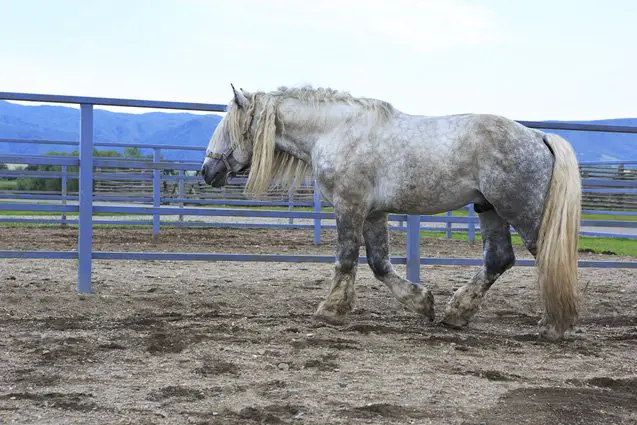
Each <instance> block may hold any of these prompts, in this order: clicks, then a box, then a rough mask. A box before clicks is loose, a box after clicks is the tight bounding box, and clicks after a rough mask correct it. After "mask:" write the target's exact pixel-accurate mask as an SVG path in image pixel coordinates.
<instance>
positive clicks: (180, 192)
mask: <svg viewBox="0 0 637 425" xmlns="http://www.w3.org/2000/svg"><path fill="white" fill-rule="evenodd" d="M178 174H179V180H178V181H177V192H178V193H177V197H178V198H179V199H184V192H185V190H184V170H179V171H178ZM183 207H184V203H183V201H179V208H183ZM179 221H184V215H183V214H179Z"/></svg>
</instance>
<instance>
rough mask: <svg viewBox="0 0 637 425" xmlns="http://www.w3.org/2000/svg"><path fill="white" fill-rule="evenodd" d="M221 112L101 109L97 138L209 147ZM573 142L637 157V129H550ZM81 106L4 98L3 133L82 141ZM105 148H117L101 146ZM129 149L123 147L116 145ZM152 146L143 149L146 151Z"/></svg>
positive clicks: (15, 150) (585, 149) (189, 154)
mask: <svg viewBox="0 0 637 425" xmlns="http://www.w3.org/2000/svg"><path fill="white" fill-rule="evenodd" d="M221 118H222V117H221V115H218V114H206V115H200V114H192V113H167V112H149V113H144V114H131V113H123V112H111V111H105V110H101V109H95V115H94V128H95V130H94V135H95V141H96V142H119V143H140V144H156V145H183V146H200V147H205V146H207V144H208V141H209V139H210V136H211V135H212V132H213V131H214V129H215V127H216V126H217V124H219V121H221ZM569 122H577V123H591V124H605V125H621V126H634V127H636V128H637V118H618V119H606V120H596V121H569ZM549 131H551V132H555V133H558V134H560V135H562V136H563V137H565V138H566V139H567V140H568V141H569V142H571V143H572V144H573V147H574V148H575V150H576V152H577V156H578V159H579V160H580V161H607V160H637V134H620V133H599V132H585V131H565V130H549ZM78 137H79V110H78V109H76V108H71V107H66V106H57V105H55V106H48V105H43V106H41V105H37V106H35V105H22V104H16V103H11V102H5V101H0V138H7V139H29V140H32V139H33V140H65V141H73V140H78ZM73 149H75V148H73V147H70V146H60V145H37V144H23V143H7V142H2V141H0V153H9V154H26V153H29V154H45V153H47V152H50V151H56V152H69V151H71V150H73ZM98 149H100V150H102V149H103V150H112V149H114V148H110V147H101V148H98ZM116 150H117V151H119V152H123V148H122V149H119V148H118V149H116ZM149 153H150V150H147V149H142V154H143V155H148V154H149ZM162 156H163V157H164V158H166V159H173V160H190V161H200V160H201V159H202V152H200V151H181V150H163V151H162Z"/></svg>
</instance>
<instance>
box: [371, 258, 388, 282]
mask: <svg viewBox="0 0 637 425" xmlns="http://www.w3.org/2000/svg"><path fill="white" fill-rule="evenodd" d="M367 264H369V267H370V268H371V269H372V272H373V273H374V276H375V277H376V278H378V279H382V278H383V277H386V276H387V275H388V274H389V273H391V271H392V266H391V263H390V262H389V261H388V260H386V259H384V258H378V257H374V256H369V257H367Z"/></svg>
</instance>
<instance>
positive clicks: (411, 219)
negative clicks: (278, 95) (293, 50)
mask: <svg viewBox="0 0 637 425" xmlns="http://www.w3.org/2000/svg"><path fill="white" fill-rule="evenodd" d="M0 99H4V100H14V101H35V102H53V103H71V104H76V105H77V104H79V105H80V111H79V115H80V120H79V126H80V136H79V141H77V142H74V141H53V140H44V141H39V140H38V141H36V140H19V139H4V140H0V142H6V143H43V144H49V145H55V144H58V145H66V146H77V147H78V149H79V154H78V156H77V157H72V156H53V155H12V154H4V155H0V162H6V163H13V164H31V165H55V166H59V167H61V169H60V171H52V172H47V173H48V174H47V176H46V177H47V178H55V179H61V180H62V181H63V184H62V190H61V191H60V193H59V194H58V193H50V192H49V193H23V192H12V193H9V191H5V192H3V193H0V198H2V199H5V200H9V199H12V200H17V201H18V202H5V203H3V204H2V206H1V209H4V210H12V211H35V212H49V213H52V214H56V213H57V214H62V218H60V219H53V218H46V217H45V218H31V219H30V218H3V219H1V220H0V221H1V222H8V221H13V222H40V223H65V224H73V225H77V226H78V249H77V251H25V250H18V251H0V258H31V259H33V258H58V259H76V260H78V285H77V290H78V292H80V293H83V292H90V291H91V267H92V260H104V259H115V260H117V259H127V260H149V259H152V260H193V261H197V260H201V261H279V262H332V261H334V257H333V256H300V255H276V254H273V255H261V254H225V253H163V252H162V253H159V252H133V253H131V252H96V251H93V247H92V232H93V225H94V224H105V223H120V224H123V223H127V224H141V223H144V224H152V233H153V234H157V233H159V232H160V226H161V225H168V224H170V225H175V226H181V225H189V226H190V225H193V226H194V225H211V224H209V223H192V222H181V221H180V222H171V223H166V222H162V221H161V217H162V216H165V215H178V216H179V217H180V218H182V217H183V216H186V215H195V216H216V217H219V216H233V217H261V218H279V219H281V218H283V219H288V220H289V221H288V223H287V224H281V223H277V224H270V226H272V227H301V228H313V231H314V241H315V243H317V244H318V243H320V232H321V229H324V228H330V227H333V226H330V225H325V224H324V221H326V220H333V219H334V214H333V213H332V212H330V211H323V209H324V208H325V207H327V205H326V204H325V203H324V202H322V200H321V199H320V196H319V195H318V191H316V190H313V189H314V188H313V186H312V182H309V183H308V185H306V187H304V190H305V191H306V192H305V193H303V195H302V198H301V200H299V199H298V198H296V197H295V196H294V195H291V194H290V193H275V194H272V196H271V198H270V199H268V200H265V201H251V200H245V199H227V195H228V192H227V191H226V192H221V193H223V194H224V195H226V199H202V198H201V197H200V198H198V199H194V198H189V197H187V196H185V191H184V190H185V185H186V183H187V182H193V183H194V182H196V178H195V177H193V176H187V175H186V172H188V171H190V172H192V171H194V170H197V169H198V168H199V166H200V164H199V163H194V162H192V161H167V160H162V159H161V151H162V150H167V149H180V150H194V151H203V150H204V149H205V148H203V147H195V146H176V145H152V146H149V145H139V144H137V145H136V144H126V143H116V142H95V141H94V140H93V139H94V135H93V112H94V106H95V105H108V106H128V107H139V108H158V109H159V108H165V109H181V110H197V111H212V112H223V111H225V105H217V104H200V103H183V102H161V101H143V100H131V99H109V98H94V97H73V96H57V95H41V94H22V93H3V92H0ZM521 123H522V124H524V125H527V126H529V127H533V128H542V129H563V130H579V131H603V132H621V133H637V128H633V127H617V126H602V125H590V124H571V123H558V122H531V121H521ZM96 146H104V147H142V148H149V149H151V150H152V158H150V159H148V160H141V159H125V158H105V157H97V156H94V154H93V149H94V147H96ZM620 164H624V165H626V164H628V165H633V164H637V161H616V162H590V163H584V162H583V163H581V165H582V166H583V167H584V166H585V167H588V168H591V167H595V166H599V165H618V166H619V165H620ZM69 167H78V171H69ZM96 168H102V169H115V170H118V171H113V172H103V170H96ZM588 168H587V169H588ZM122 170H126V171H127V172H123V171H122ZM130 170H143V171H146V172H147V173H139V172H138V173H137V174H131V172H130ZM162 170H173V171H176V172H177V173H178V174H177V175H162ZM604 173H607V172H606V171H604ZM43 174H44V172H39V171H29V172H28V173H26V174H23V175H22V176H23V177H27V178H36V177H42V176H43ZM19 175H20V173H19V172H18V173H16V172H14V171H2V173H1V174H0V177H4V178H13V177H17V176H19ZM600 176H602V177H601V178H600ZM607 176H608V175H607V174H603V173H600V174H599V175H596V174H594V173H593V174H591V175H590V176H589V177H587V178H585V179H584V184H585V185H586V186H585V188H584V194H600V195H601V194H605V195H614V194H616V195H620V196H624V197H627V196H635V195H637V189H635V188H636V187H637V184H636V182H635V181H634V180H631V179H630V178H626V179H621V180H620V179H613V180H612V181H610V180H608V179H604V178H603V177H607ZM630 177H632V176H630ZM73 179H76V180H79V188H78V190H77V193H69V192H68V191H67V190H66V189H67V183H68V182H69V180H73ZM113 180H115V181H119V180H121V181H126V182H147V183H150V184H149V186H148V190H146V188H145V189H144V193H143V194H146V191H148V192H149V193H148V195H150V196H138V195H139V193H135V196H123V195H122V194H117V195H104V194H103V193H99V194H98V192H96V190H95V185H96V183H99V182H102V181H113ZM241 181H242V180H241V179H240V178H239V179H237V180H236V185H237V187H240V186H241ZM162 182H173V183H175V184H176V187H177V189H178V193H177V196H175V197H172V196H162V192H161V187H162ZM12 196H13V197H12ZM297 196H299V195H297ZM27 201H28V202H27ZM38 201H60V202H62V204H61V205H60V204H50V203H45V204H41V203H38ZM100 202H126V203H127V204H129V205H102V204H100ZM133 202H143V203H147V204H150V206H132V205H130V204H131V203H133ZM162 203H169V204H171V203H178V204H179V206H178V207H174V206H161V205H162ZM187 203H190V204H199V205H221V204H225V205H229V206H267V207H273V206H285V207H288V208H289V210H288V211H279V210H254V209H252V210H250V209H224V208H204V207H187V206H185V204H187ZM301 206H302V207H312V209H313V210H312V211H295V210H293V209H294V208H296V207H301ZM466 211H467V216H466V217H463V216H455V215H453V214H452V212H447V214H446V215H443V216H425V215H423V216H418V215H404V214H393V215H391V216H390V220H391V221H392V222H398V225H396V226H392V228H394V229H399V230H403V231H405V233H406V239H407V248H406V253H405V256H400V257H392V259H391V260H392V262H393V263H394V264H405V265H406V268H407V278H408V279H409V280H411V281H412V282H419V280H420V278H419V269H420V265H423V264H439V265H444V264H446V265H479V264H482V259H472V258H421V257H420V232H421V231H422V230H423V229H431V228H428V227H423V226H422V223H442V224H443V225H444V227H442V228H440V227H437V228H436V229H439V230H445V232H446V234H447V236H449V235H450V234H451V232H453V231H458V229H454V228H453V225H454V224H461V225H463V227H462V228H461V229H460V230H461V231H465V232H467V234H468V238H469V240H470V241H471V240H473V238H474V235H475V231H476V229H478V225H479V221H478V219H477V217H476V216H475V214H474V213H473V208H472V207H471V206H467V208H466ZM591 211H593V213H595V214H608V215H617V214H618V212H615V211H597V210H594V209H593V210H591ZM69 213H73V214H78V217H77V219H69V218H68V217H67V216H66V214H69ZM94 214H95V215H100V214H111V215H112V214H126V215H146V216H150V217H151V220H138V221H132V220H122V221H116V220H99V219H98V218H97V216H96V217H95V218H94V217H93V216H94ZM621 214H623V215H635V214H637V213H634V212H630V211H628V212H621ZM294 220H310V221H313V223H312V224H307V223H298V222H297V223H294ZM213 225H218V226H221V225H233V226H242V225H249V226H257V225H256V224H254V223H250V224H241V223H233V224H228V223H225V224H223V223H213ZM582 225H583V226H589V227H612V228H637V222H634V221H615V220H583V221H582ZM262 226H267V225H266V224H262ZM582 234H589V235H608V234H609V233H605V232H596V231H593V232H582ZM610 235H612V236H619V237H637V236H632V235H627V234H610ZM359 260H360V261H361V262H363V261H365V257H364V256H362V257H360V259H359ZM516 264H517V265H522V266H532V265H534V262H533V261H532V260H518V261H517V263H516ZM580 266H581V267H626V268H637V262H617V261H580Z"/></svg>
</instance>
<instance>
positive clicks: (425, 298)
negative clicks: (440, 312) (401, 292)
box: [401, 285, 436, 322]
mask: <svg viewBox="0 0 637 425" xmlns="http://www.w3.org/2000/svg"><path fill="white" fill-rule="evenodd" d="M412 291H413V292H412V293H411V294H410V295H409V296H408V297H405V298H404V299H402V300H401V302H402V303H403V305H404V306H405V307H407V308H408V309H409V310H411V311H413V312H414V313H417V314H419V315H421V316H424V317H426V318H427V319H429V321H430V322H433V321H434V319H435V318H436V311H435V308H434V295H433V294H432V293H431V291H430V290H428V289H424V288H423V287H421V286H419V285H414V286H413V288H412Z"/></svg>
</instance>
